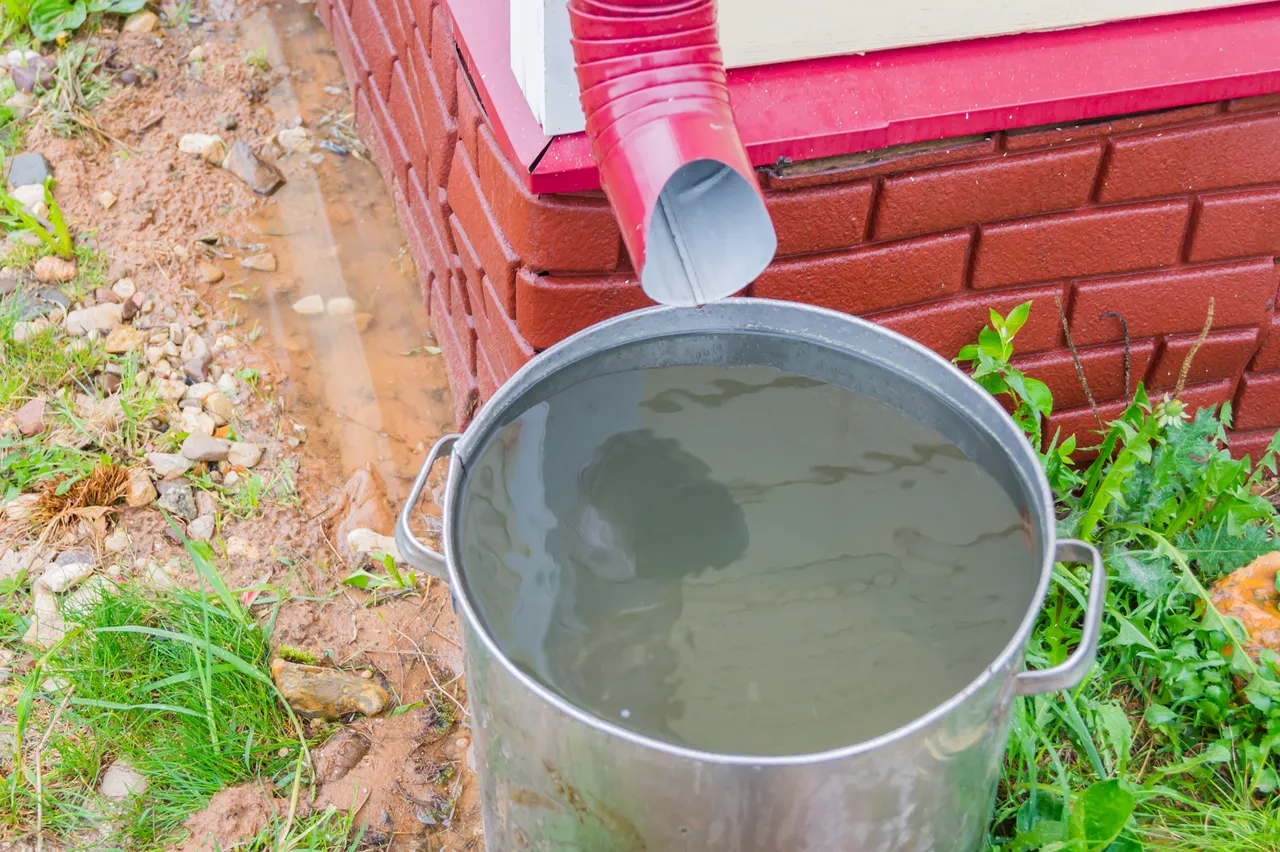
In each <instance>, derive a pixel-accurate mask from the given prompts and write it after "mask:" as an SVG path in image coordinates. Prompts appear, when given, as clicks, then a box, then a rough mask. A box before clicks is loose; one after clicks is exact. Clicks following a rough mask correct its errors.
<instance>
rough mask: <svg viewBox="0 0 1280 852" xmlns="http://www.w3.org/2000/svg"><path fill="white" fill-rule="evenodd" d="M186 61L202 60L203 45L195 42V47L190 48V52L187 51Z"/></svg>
mask: <svg viewBox="0 0 1280 852" xmlns="http://www.w3.org/2000/svg"><path fill="white" fill-rule="evenodd" d="M187 61H188V62H203V61H204V45H203V44H197V45H196V46H195V47H193V48H191V50H190V52H188V53H187Z"/></svg>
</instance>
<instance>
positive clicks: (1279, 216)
mask: <svg viewBox="0 0 1280 852" xmlns="http://www.w3.org/2000/svg"><path fill="white" fill-rule="evenodd" d="M1276 156H1278V157H1280V151H1277V153H1276ZM1255 254H1270V255H1277V254H1280V188H1276V187H1272V188H1270V189H1261V190H1253V191H1248V192H1231V193H1222V194H1216V195H1205V196H1202V197H1201V199H1200V215H1199V217H1198V219H1197V222H1196V228H1195V233H1194V235H1193V236H1192V238H1191V252H1190V256H1189V257H1190V259H1191V260H1193V261H1196V260H1219V259H1223V258H1228V257H1248V256H1249V255H1255Z"/></svg>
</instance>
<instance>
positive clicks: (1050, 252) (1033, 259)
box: [973, 201, 1190, 287]
mask: <svg viewBox="0 0 1280 852" xmlns="http://www.w3.org/2000/svg"><path fill="white" fill-rule="evenodd" d="M1189 215H1190V205H1189V204H1188V203H1187V202H1185V201H1165V202H1159V203H1156V204H1142V205H1128V206H1124V207H1110V208H1093V209H1087V210H1076V211H1072V212H1070V213H1056V214H1053V215H1049V216H1039V217H1037V218H1034V219H1023V220H1020V221H1017V222H1005V223H1002V224H998V225H983V226H982V228H981V235H980V237H979V239H978V249H977V257H976V259H975V261H974V269H973V286H974V287H1007V286H1009V285H1012V284H1030V283H1034V282H1037V281H1050V280H1053V279H1056V278H1071V277H1076V276H1084V275H1101V274H1105V273H1109V272H1129V271H1132V270H1137V269H1151V268H1153V267H1160V266H1170V265H1172V264H1174V263H1177V261H1178V257H1179V255H1180V254H1181V251H1182V241H1183V236H1184V234H1185V232H1186V228H1187V219H1188V217H1189Z"/></svg>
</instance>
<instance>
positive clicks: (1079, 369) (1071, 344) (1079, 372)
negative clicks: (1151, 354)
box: [1053, 293, 1127, 430]
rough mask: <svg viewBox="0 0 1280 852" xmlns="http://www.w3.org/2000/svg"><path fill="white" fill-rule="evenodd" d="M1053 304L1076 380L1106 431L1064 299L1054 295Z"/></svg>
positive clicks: (1101, 426)
mask: <svg viewBox="0 0 1280 852" xmlns="http://www.w3.org/2000/svg"><path fill="white" fill-rule="evenodd" d="M1053 303H1054V304H1055V305H1057V306H1058V319H1060V320H1061V321H1062V333H1063V334H1065V335H1066V336H1067V348H1068V349H1070V350H1071V362H1072V363H1073V364H1075V365H1076V378H1077V379H1079V380H1080V387H1082V388H1084V398H1085V399H1087V400H1089V408H1090V409H1092V410H1093V419H1094V420H1097V421H1098V428H1099V429H1102V430H1105V429H1106V428H1107V425H1106V424H1105V423H1103V422H1102V412H1100V411H1098V403H1097V402H1096V401H1095V400H1094V398H1093V391H1092V390H1091V389H1090V388H1089V380H1088V379H1086V378H1085V375H1084V365H1083V364H1081V363H1080V353H1079V352H1077V351H1076V344H1075V341H1073V340H1072V339H1071V328H1070V326H1069V325H1068V323H1067V312H1066V311H1064V310H1063V309H1062V298H1061V297H1060V296H1059V295H1058V294H1057V293H1054V294H1053ZM1126 363H1127V362H1126Z"/></svg>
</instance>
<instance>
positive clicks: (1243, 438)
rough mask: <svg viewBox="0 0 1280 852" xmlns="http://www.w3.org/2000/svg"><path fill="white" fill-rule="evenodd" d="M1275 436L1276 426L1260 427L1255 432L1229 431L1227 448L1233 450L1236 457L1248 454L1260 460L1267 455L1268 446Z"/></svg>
mask: <svg viewBox="0 0 1280 852" xmlns="http://www.w3.org/2000/svg"><path fill="white" fill-rule="evenodd" d="M1275 436H1276V430H1275V429H1274V428H1271V429H1258V430H1255V431H1253V432H1228V433H1227V449H1229V450H1231V455H1232V456H1234V457H1235V458H1243V457H1244V456H1248V457H1249V458H1251V459H1253V460H1254V461H1258V460H1259V459H1260V458H1262V457H1263V456H1264V455H1266V452H1267V447H1268V445H1270V444H1271V441H1272V439H1273V438H1275Z"/></svg>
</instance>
